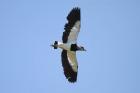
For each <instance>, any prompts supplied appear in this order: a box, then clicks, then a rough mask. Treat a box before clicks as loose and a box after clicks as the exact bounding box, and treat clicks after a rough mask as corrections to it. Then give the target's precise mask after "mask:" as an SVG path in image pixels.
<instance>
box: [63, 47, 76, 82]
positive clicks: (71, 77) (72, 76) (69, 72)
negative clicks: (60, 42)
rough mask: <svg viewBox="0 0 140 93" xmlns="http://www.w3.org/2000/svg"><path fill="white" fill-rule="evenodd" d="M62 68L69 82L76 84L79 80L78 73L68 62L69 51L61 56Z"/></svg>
mask: <svg viewBox="0 0 140 93" xmlns="http://www.w3.org/2000/svg"><path fill="white" fill-rule="evenodd" d="M61 59H62V66H63V69H64V75H65V76H66V78H67V79H68V81H69V82H76V80H77V71H74V70H73V69H72V67H71V65H70V63H69V61H68V57H67V51H66V50H63V51H62V54H61ZM77 69H78V66H77Z"/></svg>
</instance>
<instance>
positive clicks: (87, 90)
mask: <svg viewBox="0 0 140 93" xmlns="http://www.w3.org/2000/svg"><path fill="white" fill-rule="evenodd" d="M75 6H78V7H80V8H81V20H82V22H81V32H80V34H79V38H78V44H81V45H84V46H85V48H86V49H87V52H78V53H77V59H78V63H79V72H78V81H77V83H75V84H70V83H69V82H67V80H66V79H65V77H64V75H63V69H62V66H61V59H60V53H61V50H60V49H58V50H53V49H52V48H51V47H50V44H52V43H53V42H54V41H55V40H60V41H61V36H62V32H63V31H64V24H65V23H66V16H67V14H68V13H69V11H70V10H71V9H72V8H73V7H75ZM0 93H140V1H139V0H77V1H76V0H69V1H66V0H57V1H56V0H0Z"/></svg>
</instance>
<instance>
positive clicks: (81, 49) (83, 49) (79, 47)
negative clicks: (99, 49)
mask: <svg viewBox="0 0 140 93" xmlns="http://www.w3.org/2000/svg"><path fill="white" fill-rule="evenodd" d="M78 50H79V51H86V49H85V48H84V47H83V46H78Z"/></svg>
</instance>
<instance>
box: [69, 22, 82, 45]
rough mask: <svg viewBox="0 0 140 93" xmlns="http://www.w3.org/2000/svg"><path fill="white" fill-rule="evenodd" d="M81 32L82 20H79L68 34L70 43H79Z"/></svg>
mask: <svg viewBox="0 0 140 93" xmlns="http://www.w3.org/2000/svg"><path fill="white" fill-rule="evenodd" d="M79 32H80V21H77V22H76V23H75V25H74V26H73V27H72V29H71V32H70V34H69V36H68V43H73V44H75V43H77V37H78V33H79Z"/></svg>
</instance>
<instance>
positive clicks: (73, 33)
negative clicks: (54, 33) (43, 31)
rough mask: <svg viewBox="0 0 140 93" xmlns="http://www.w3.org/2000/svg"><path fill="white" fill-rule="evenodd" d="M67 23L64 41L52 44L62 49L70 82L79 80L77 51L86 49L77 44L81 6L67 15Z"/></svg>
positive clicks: (66, 73) (64, 65)
mask: <svg viewBox="0 0 140 93" xmlns="http://www.w3.org/2000/svg"><path fill="white" fill-rule="evenodd" d="M67 21H68V22H67V23H66V24H65V26H64V32H63V36H62V41H63V42H59V41H55V42H54V44H52V45H51V46H52V47H54V49H57V48H60V49H62V53H61V60H62V66H63V70H64V75H65V77H66V78H67V79H68V81H69V82H71V83H74V82H76V81H77V73H78V63H77V58H76V51H86V50H85V49H84V47H83V46H79V45H77V37H78V34H79V32H80V26H81V15H80V8H79V7H74V8H73V9H72V10H71V11H70V13H69V14H68V16H67Z"/></svg>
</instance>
